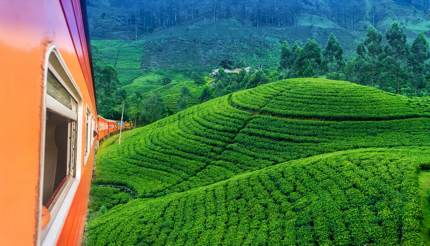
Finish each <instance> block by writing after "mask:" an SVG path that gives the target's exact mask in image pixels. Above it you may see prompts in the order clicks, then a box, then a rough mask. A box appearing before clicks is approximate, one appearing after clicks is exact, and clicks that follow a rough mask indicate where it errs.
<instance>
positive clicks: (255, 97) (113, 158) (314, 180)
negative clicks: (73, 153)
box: [87, 79, 430, 245]
mask: <svg viewBox="0 0 430 246" xmlns="http://www.w3.org/2000/svg"><path fill="white" fill-rule="evenodd" d="M424 100H426V99H425V98H412V97H405V96H400V95H394V94H390V93H386V92H382V91H380V90H377V89H374V88H369V87H364V86H360V85H356V84H352V83H349V82H343V81H331V80H325V79H291V80H285V81H279V82H275V83H270V84H266V85H262V86H259V87H257V88H254V89H250V90H243V91H240V92H237V93H233V94H230V95H227V96H224V97H220V98H217V99H214V100H211V101H209V102H206V103H203V104H200V105H197V106H194V107H191V108H188V109H186V110H184V111H181V112H179V113H177V114H175V115H173V116H170V117H167V118H165V119H162V120H160V121H157V122H155V123H153V124H151V125H148V126H146V127H143V128H139V129H135V130H132V131H129V132H127V133H125V134H124V136H123V139H122V144H121V145H118V144H117V142H116V140H117V138H116V137H114V138H111V139H108V140H107V141H106V142H105V143H104V145H103V146H102V148H101V149H100V151H99V153H98V156H97V163H98V166H97V170H96V173H95V180H94V185H93V189H92V201H91V206H90V210H91V220H90V222H89V226H88V235H87V240H88V241H87V243H88V245H101V244H109V243H111V244H120V245H136V244H137V245H139V244H142V245H145V244H157V245H173V244H174V245H190V244H196V245H208V244H210V243H212V244H227V245H230V244H249V245H259V244H260V243H269V244H270V245H279V244H280V242H282V243H284V244H287V245H288V244H300V245H304V244H327V245H331V244H348V243H351V242H354V243H355V244H356V245H365V244H376V245H384V244H388V243H393V244H405V245H421V244H423V242H424V240H428V235H429V234H428V231H429V229H430V225H429V223H428V221H429V219H430V213H429V210H428V209H426V210H424V208H428V206H429V200H428V190H429V189H428V188H429V187H428V184H429V180H430V175H429V173H428V172H427V171H426V170H428V169H429V167H428V163H430V148H429V146H430V135H429V134H428V132H429V131H430V118H429V117H430V104H429V103H428V102H426V101H424ZM423 218H424V219H423ZM423 221H424V222H423Z"/></svg>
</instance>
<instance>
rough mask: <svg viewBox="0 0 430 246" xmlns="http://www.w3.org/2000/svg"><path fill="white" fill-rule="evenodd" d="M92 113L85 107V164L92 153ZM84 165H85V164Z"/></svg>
mask: <svg viewBox="0 0 430 246" xmlns="http://www.w3.org/2000/svg"><path fill="white" fill-rule="evenodd" d="M90 134H91V111H90V108H89V107H88V106H87V107H85V137H86V138H85V163H86V162H87V161H88V157H89V156H90V153H91V135H90ZM85 163H84V164H85Z"/></svg>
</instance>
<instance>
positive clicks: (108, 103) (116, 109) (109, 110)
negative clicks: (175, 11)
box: [94, 66, 127, 119]
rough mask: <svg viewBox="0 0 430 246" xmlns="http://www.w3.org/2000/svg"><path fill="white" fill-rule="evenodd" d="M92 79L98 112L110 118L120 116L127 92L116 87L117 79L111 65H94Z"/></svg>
mask: <svg viewBox="0 0 430 246" xmlns="http://www.w3.org/2000/svg"><path fill="white" fill-rule="evenodd" d="M94 80H95V86H96V90H97V110H98V113H99V114H101V115H103V116H104V117H106V118H110V119H119V118H121V111H122V108H121V107H122V104H123V102H124V100H125V99H126V98H127V92H126V91H124V90H122V89H121V88H118V87H117V85H118V83H119V81H118V74H117V71H116V70H115V68H113V67H112V66H105V67H99V66H95V67H94ZM126 119H127V116H126Z"/></svg>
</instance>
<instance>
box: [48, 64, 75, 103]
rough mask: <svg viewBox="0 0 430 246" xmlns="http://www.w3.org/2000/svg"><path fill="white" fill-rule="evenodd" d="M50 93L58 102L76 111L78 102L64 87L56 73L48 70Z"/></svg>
mask: <svg viewBox="0 0 430 246" xmlns="http://www.w3.org/2000/svg"><path fill="white" fill-rule="evenodd" d="M47 91H48V95H50V96H51V97H53V98H55V100H57V101H58V102H60V103H61V104H63V105H64V106H66V107H67V108H69V109H70V110H73V111H76V109H77V103H76V101H75V100H74V99H73V97H72V96H71V95H70V93H69V92H68V91H67V90H66V89H65V88H64V86H63V85H61V83H60V82H59V81H58V79H57V78H56V77H55V75H54V74H53V73H52V72H51V71H48V84H47Z"/></svg>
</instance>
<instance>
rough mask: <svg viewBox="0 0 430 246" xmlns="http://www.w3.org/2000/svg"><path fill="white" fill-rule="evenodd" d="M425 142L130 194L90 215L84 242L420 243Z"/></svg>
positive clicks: (126, 243)
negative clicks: (167, 191)
mask: <svg viewBox="0 0 430 246" xmlns="http://www.w3.org/2000/svg"><path fill="white" fill-rule="evenodd" d="M423 159H426V160H429V159H430V152H429V150H428V149H414V148H411V149H391V150H381V149H369V150H361V151H349V152H341V153H335V154H328V155H322V156H317V157H311V158H307V159H302V160H297V161H291V162H287V163H283V164H280V165H277V166H274V167H271V168H267V169H263V170H260V171H255V172H250V173H247V174H245V175H241V176H238V177H237V178H232V179H228V180H226V181H224V182H219V183H216V184H214V185H212V186H207V187H202V188H198V189H195V190H190V191H187V192H184V193H179V194H174V195H170V196H165V197H162V198H158V199H153V200H149V201H147V200H136V201H134V202H131V203H128V204H127V205H125V206H119V207H117V208H116V209H113V210H111V211H110V212H108V213H106V214H104V215H102V216H100V217H98V218H96V219H94V220H93V221H91V222H90V224H89V227H88V229H89V235H88V242H87V244H88V245H99V244H103V245H110V244H121V245H138V244H157V245H173V244H174V245H189V244H198V245H208V244H223V243H224V244H250V245H260V244H265V245H279V244H297V245H305V244H312V245H314V244H327V245H337V244H348V245H366V244H375V245H386V244H394V245H423V239H422V238H421V235H420V232H421V231H420V226H421V219H422V212H421V210H420V209H419V206H420V204H419V200H418V199H416V197H417V196H418V189H417V187H418V182H417V179H418V174H417V172H416V167H417V164H418V163H419V162H420V161H422V160H423Z"/></svg>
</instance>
